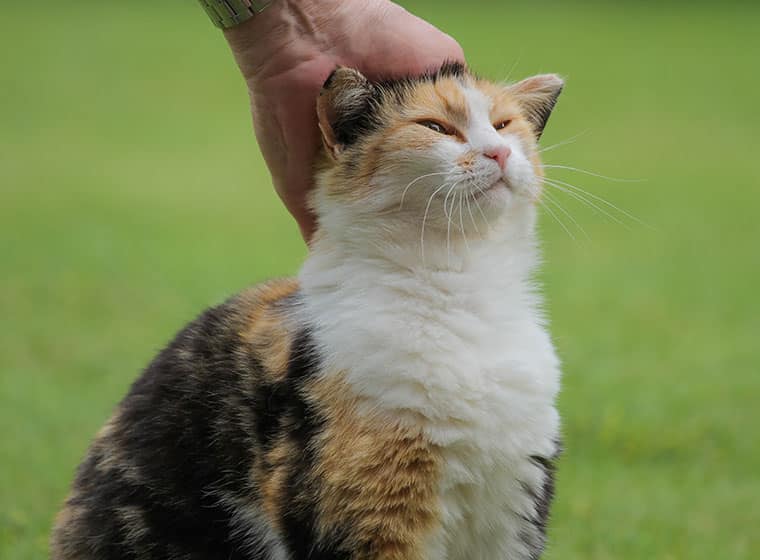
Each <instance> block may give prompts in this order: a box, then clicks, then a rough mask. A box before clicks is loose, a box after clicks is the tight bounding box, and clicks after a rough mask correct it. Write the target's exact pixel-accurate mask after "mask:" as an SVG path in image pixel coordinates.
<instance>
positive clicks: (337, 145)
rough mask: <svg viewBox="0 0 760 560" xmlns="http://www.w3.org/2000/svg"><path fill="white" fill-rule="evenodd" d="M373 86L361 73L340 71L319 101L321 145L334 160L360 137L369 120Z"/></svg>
mask: <svg viewBox="0 0 760 560" xmlns="http://www.w3.org/2000/svg"><path fill="white" fill-rule="evenodd" d="M372 95H373V85H372V84H371V83H370V82H369V81H368V80H367V78H365V77H364V76H363V75H362V74H361V73H360V72H358V71H356V70H353V69H351V68H342V67H339V68H337V69H336V70H335V71H333V73H332V74H330V77H329V78H327V81H326V82H325V84H324V86H322V91H321V92H320V94H319V98H318V99H317V117H318V118H319V129H320V130H321V131H322V141H323V142H324V144H325V148H327V152H328V153H329V154H330V155H331V156H332V157H333V158H334V157H336V156H337V155H338V154H340V153H341V152H342V151H343V149H344V148H345V147H346V146H347V145H349V144H350V143H352V142H353V141H354V140H356V138H357V137H358V136H359V135H360V133H361V131H362V129H363V127H364V126H365V125H366V120H367V118H368V116H369V109H370V101H371V99H372Z"/></svg>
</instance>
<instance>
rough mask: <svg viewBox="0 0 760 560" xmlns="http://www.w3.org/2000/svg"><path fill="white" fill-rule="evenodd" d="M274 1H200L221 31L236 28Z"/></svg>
mask: <svg viewBox="0 0 760 560" xmlns="http://www.w3.org/2000/svg"><path fill="white" fill-rule="evenodd" d="M273 1H274V0H200V3H201V6H203V9H204V10H206V13H207V14H208V16H209V17H210V18H211V21H213V22H214V25H216V26H217V27H220V28H221V29H228V28H230V27H234V26H236V25H238V24H240V23H243V22H244V21H246V20H249V19H251V18H252V17H253V16H255V15H256V14H258V13H259V12H262V11H264V9H266V7H267V6H269V5H270V4H271V3H272V2H273Z"/></svg>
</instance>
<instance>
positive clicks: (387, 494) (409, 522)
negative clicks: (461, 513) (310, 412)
mask: <svg viewBox="0 0 760 560" xmlns="http://www.w3.org/2000/svg"><path fill="white" fill-rule="evenodd" d="M310 393H311V394H312V395H313V398H314V401H315V404H316V405H317V406H319V408H320V410H321V411H322V413H323V414H324V415H325V429H324V431H323V433H322V434H321V435H320V445H318V457H319V459H318V464H317V466H316V469H315V472H314V477H315V479H316V481H315V482H317V481H318V486H319V492H320V495H319V500H318V503H319V510H320V516H319V526H318V530H319V531H321V532H322V534H323V535H326V534H329V532H330V531H331V530H332V529H334V528H335V527H350V528H351V531H352V534H351V539H350V541H351V542H352V543H353V545H354V546H356V547H357V549H358V550H363V551H364V553H365V555H361V556H360V557H361V558H373V559H378V560H402V559H404V560H416V559H420V560H421V559H422V557H423V556H422V555H423V549H424V545H425V541H426V538H427V537H428V536H429V535H430V533H431V532H432V530H433V529H434V527H435V525H436V522H437V520H438V518H439V511H438V508H439V505H438V501H437V500H438V494H437V490H438V483H439V476H440V469H441V458H440V456H439V454H438V450H437V449H436V447H435V446H433V445H432V444H431V443H430V442H428V441H427V440H426V439H425V438H424V437H423V435H422V433H421V431H420V430H419V429H410V428H407V427H404V426H401V425H400V424H399V423H397V422H392V421H390V420H389V419H386V418H382V417H380V416H378V415H372V416H368V415H363V414H361V413H360V412H359V410H358V402H357V401H356V400H354V399H352V398H351V397H350V395H351V392H350V389H349V387H348V385H347V384H346V382H345V381H344V380H343V379H342V377H341V376H338V375H332V376H328V377H326V378H323V379H320V380H319V381H317V382H315V383H314V385H313V387H312V390H311V391H310Z"/></svg>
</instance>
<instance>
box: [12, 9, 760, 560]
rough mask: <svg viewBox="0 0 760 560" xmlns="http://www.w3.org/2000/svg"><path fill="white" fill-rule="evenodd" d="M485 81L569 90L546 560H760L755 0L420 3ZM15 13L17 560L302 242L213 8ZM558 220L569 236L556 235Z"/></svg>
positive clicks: (550, 158)
mask: <svg viewBox="0 0 760 560" xmlns="http://www.w3.org/2000/svg"><path fill="white" fill-rule="evenodd" d="M402 3H403V4H404V5H406V6H407V7H409V8H410V9H412V10H413V11H415V12H416V13H418V14H419V15H421V16H424V17H426V18H428V19H429V20H431V21H432V22H433V23H435V24H437V25H439V26H441V27H442V28H444V29H445V30H447V31H448V32H449V33H451V34H452V35H454V36H455V37H457V38H458V39H459V40H460V41H461V42H462V44H463V45H464V47H465V49H466V51H467V53H468V56H469V60H470V63H471V64H472V66H473V67H474V68H475V69H477V70H478V71H479V72H480V73H482V74H484V75H487V76H490V77H493V78H503V77H505V76H506V75H507V74H508V73H509V72H510V70H511V73H512V76H513V77H515V78H520V77H524V76H526V75H529V74H534V73H537V72H541V71H556V72H559V73H561V74H563V75H565V76H566V77H567V78H568V86H567V89H566V91H565V93H564V94H563V97H562V99H561V101H560V103H559V106H558V109H557V111H556V113H555V115H554V116H553V117H552V120H551V123H550V125H549V128H548V130H547V133H546V135H545V137H544V139H543V141H542V142H543V144H544V145H545V146H549V145H551V144H555V143H557V142H560V141H562V140H565V139H567V138H570V137H573V136H575V135H576V134H579V133H582V134H581V136H580V137H578V138H577V139H576V140H575V141H574V142H573V143H571V144H568V145H566V146H563V147H559V148H557V149H555V150H552V151H550V152H547V153H546V160H547V162H548V163H552V164H561V165H570V166H574V167H580V168H584V169H590V170H593V171H595V172H599V173H603V174H606V175H614V176H618V177H627V178H641V179H645V181H643V182H637V183H618V182H611V181H607V180H602V179H599V178H595V177H592V176H585V175H581V174H578V173H573V172H570V171H563V172H556V173H552V174H551V175H552V176H554V177H556V178H560V179H562V180H565V181H570V182H571V183H574V184H576V185H580V186H582V187H584V188H586V189H588V190H590V191H591V192H593V193H595V194H597V195H600V196H603V197H605V198H607V199H609V200H611V201H612V202H613V203H615V204H616V205H618V206H620V207H622V208H624V209H626V210H628V211H630V212H632V213H634V214H635V215H636V216H638V217H640V218H641V219H643V220H645V221H646V222H648V223H650V224H652V225H653V226H654V229H648V228H644V227H641V226H638V225H636V224H635V223H634V224H632V226H631V227H630V228H625V227H622V226H620V225H618V224H616V223H614V222H611V221H610V220H608V219H606V218H604V217H603V216H601V215H599V214H597V213H594V212H591V211H589V210H587V209H584V208H583V207H581V206H579V205H578V204H575V203H574V202H573V200H572V199H571V198H568V197H565V196H561V193H557V195H555V197H556V196H558V197H559V198H558V200H560V201H562V204H563V205H564V206H565V207H566V208H567V210H568V211H569V212H570V213H572V214H573V215H574V216H575V218H576V219H577V220H578V222H579V223H580V224H581V225H582V226H583V228H584V229H585V230H586V231H587V232H588V235H589V237H590V241H587V240H585V239H584V238H583V236H582V234H579V232H578V231H577V229H576V228H574V226H573V225H572V224H570V223H568V227H569V228H570V229H571V230H574V231H575V234H576V237H577V238H578V239H577V240H575V241H574V240H573V239H571V238H570V237H569V236H568V235H567V234H566V233H565V231H563V229H562V228H560V227H559V226H558V225H557V224H556V223H554V222H553V221H552V220H551V219H550V216H548V215H546V216H544V220H543V225H542V237H543V239H544V245H545V251H546V256H547V259H546V266H545V268H544V271H543V273H542V280H543V281H544V284H545V287H546V292H547V295H548V300H549V305H548V308H549V311H550V315H551V318H552V321H553V334H554V336H555V339H556V342H557V345H558V347H559V351H560V353H561V355H562V357H563V360H564V363H565V381H564V391H563V394H562V398H561V408H562V413H563V416H564V425H565V434H566V447H567V452H566V454H565V455H564V458H563V460H562V463H561V469H560V477H559V495H558V500H557V502H556V506H555V509H554V517H553V521H552V527H551V546H550V552H549V553H548V555H547V558H549V559H550V560H560V559H561V560H581V559H583V560H592V559H593V560H604V559H610V560H616V559H642V560H644V559H647V560H652V559H663V560H674V559H690V560H700V559H705V560H708V559H709V560H714V559H716V558H720V559H755V558H758V557H760V531H758V527H760V449H758V435H757V433H758V428H760V424H759V423H758V419H759V418H758V412H757V410H758V398H759V397H760V378H759V376H758V374H759V373H760V371H759V369H760V368H759V366H758V364H759V362H760V361H759V360H758V358H760V352H759V351H758V342H757V338H758V335H759V334H760V303H758V301H759V300H758V297H757V295H756V292H757V285H758V271H759V270H760V251H758V246H757V244H758V241H759V240H760V222H759V221H758V204H759V203H760V188H759V186H760V171H759V168H758V165H757V159H756V157H757V155H756V151H757V149H758V136H757V131H758V130H759V129H760V111H758V109H757V90H758V87H760V77H758V74H757V68H758V66H757V65H758V60H760V34H759V33H758V26H757V22H758V21H760V5H758V4H750V3H744V4H731V3H721V4H707V3H705V4H701V3H696V4H685V3H684V4H679V3H667V4H657V3H653V2H651V3H650V2H644V3H633V2H621V3H579V2H562V3H560V2H541V3H537V2H535V3H513V2H486V1H469V2H450V3H449V2H447V3H443V2H432V1H428V2H423V1H417V2H411V1H410V2H406V3H404V2H402ZM153 4H154V3H148V2H139V1H136V2H130V3H129V4H128V5H127V4H126V3H120V4H114V3H94V2H91V3H77V2H65V3H55V4H52V3H51V4H50V5H47V6H45V8H44V10H43V9H42V6H41V5H40V4H38V3H29V4H28V5H27V4H25V3H21V2H15V3H12V4H9V5H7V6H4V7H3V9H2V12H3V13H2V23H0V25H1V26H2V33H1V34H0V69H1V70H2V74H1V75H0V558H2V559H9V560H10V559H13V560H26V559H38V558H45V557H46V554H47V552H46V547H47V535H48V531H49V527H50V524H51V519H52V517H53V515H54V513H55V511H56V509H57V507H58V506H59V504H60V502H61V500H62V499H63V497H64V495H65V494H66V491H67V486H68V484H69V482H70V480H71V478H72V474H73V471H74V468H75V466H76V465H77V463H78V461H79V459H80V458H81V456H82V454H83V452H84V450H85V448H86V446H87V445H88V441H89V438H90V437H91V436H92V435H93V434H94V433H95V431H96V430H97V429H98V427H99V426H100V425H101V423H102V422H103V421H104V420H105V419H106V417H107V416H108V413H109V410H110V409H111V408H112V407H113V405H114V404H115V403H116V402H117V401H118V399H120V397H121V396H122V395H123V393H124V392H125V390H126V388H127V386H128V385H129V383H130V382H131V381H132V380H133V378H134V377H135V376H136V375H137V373H138V371H139V370H140V369H141V368H142V367H143V366H144V365H145V364H146V363H147V362H148V361H149V360H150V359H151V357H152V356H153V354H154V353H155V352H156V351H157V350H158V349H159V348H160V347H161V346H162V345H163V344H164V343H165V342H166V341H168V340H169V338H170V337H171V335H172V333H173V332H175V331H176V330H177V329H178V328H179V327H181V326H182V325H183V324H184V323H185V322H186V321H188V320H189V319H191V318H192V317H193V316H194V315H195V314H196V313H197V312H199V311H200V310H201V309H202V308H203V307H205V306H208V305H210V304H213V303H216V302H219V301H220V300H222V299H223V298H224V297H226V296H227V295H229V294H231V293H233V292H235V291H237V290H239V289H241V288H242V287H244V286H246V285H248V284H250V283H254V282H257V281H259V280H262V279H264V278H268V277H272V276H279V275H288V274H292V273H294V272H295V271H296V270H297V268H298V266H299V263H300V262H301V260H302V258H303V257H304V254H305V251H304V248H303V247H302V244H301V242H300V239H299V237H298V235H297V232H296V229H295V227H294V226H293V224H292V223H291V221H290V219H289V217H288V216H287V215H286V213H285V212H284V211H283V209H282V208H281V207H280V205H279V203H278V201H277V199H276V197H275V195H274V194H273V192H272V190H271V188H270V186H269V179H268V175H267V173H266V170H265V168H264V166H263V164H262V161H261V158H260V156H259V154H258V153H257V149H256V147H255V144H254V140H253V136H252V134H251V132H250V123H249V114H248V109H247V97H246V94H245V90H244V87H243V84H242V82H241V79H240V78H239V76H238V74H237V71H236V68H235V67H234V64H233V61H232V58H231V57H230V56H229V54H228V52H227V49H226V45H225V44H224V43H223V41H222V38H221V36H220V35H219V34H218V33H216V32H215V31H214V29H213V28H212V27H211V26H210V25H209V23H208V22H207V21H206V20H205V19H204V17H205V16H204V15H203V13H202V12H201V10H200V8H199V7H198V6H196V5H195V3H194V2H191V1H188V2H183V3H179V2H170V3H168V4H160V5H159V4H155V5H153ZM565 221H566V222H567V219H565Z"/></svg>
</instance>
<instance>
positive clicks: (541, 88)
mask: <svg viewBox="0 0 760 560" xmlns="http://www.w3.org/2000/svg"><path fill="white" fill-rule="evenodd" d="M564 87H565V82H564V80H562V78H560V77H559V76H557V75H556V74H542V75H540V76H533V77H532V78H527V79H525V80H523V81H522V82H518V83H516V84H514V85H512V86H510V87H509V90H510V91H511V92H512V93H513V94H514V95H515V96H516V97H517V100H518V103H520V106H521V107H522V109H523V111H524V113H525V116H526V117H527V119H528V121H530V123H531V125H532V126H533V132H534V133H535V135H536V140H539V139H540V138H541V134H542V133H543V132H544V127H545V126H546V122H547V121H548V120H549V116H550V115H551V114H552V110H553V109H554V105H556V103H557V98H558V97H559V94H560V93H562V88H564Z"/></svg>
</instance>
